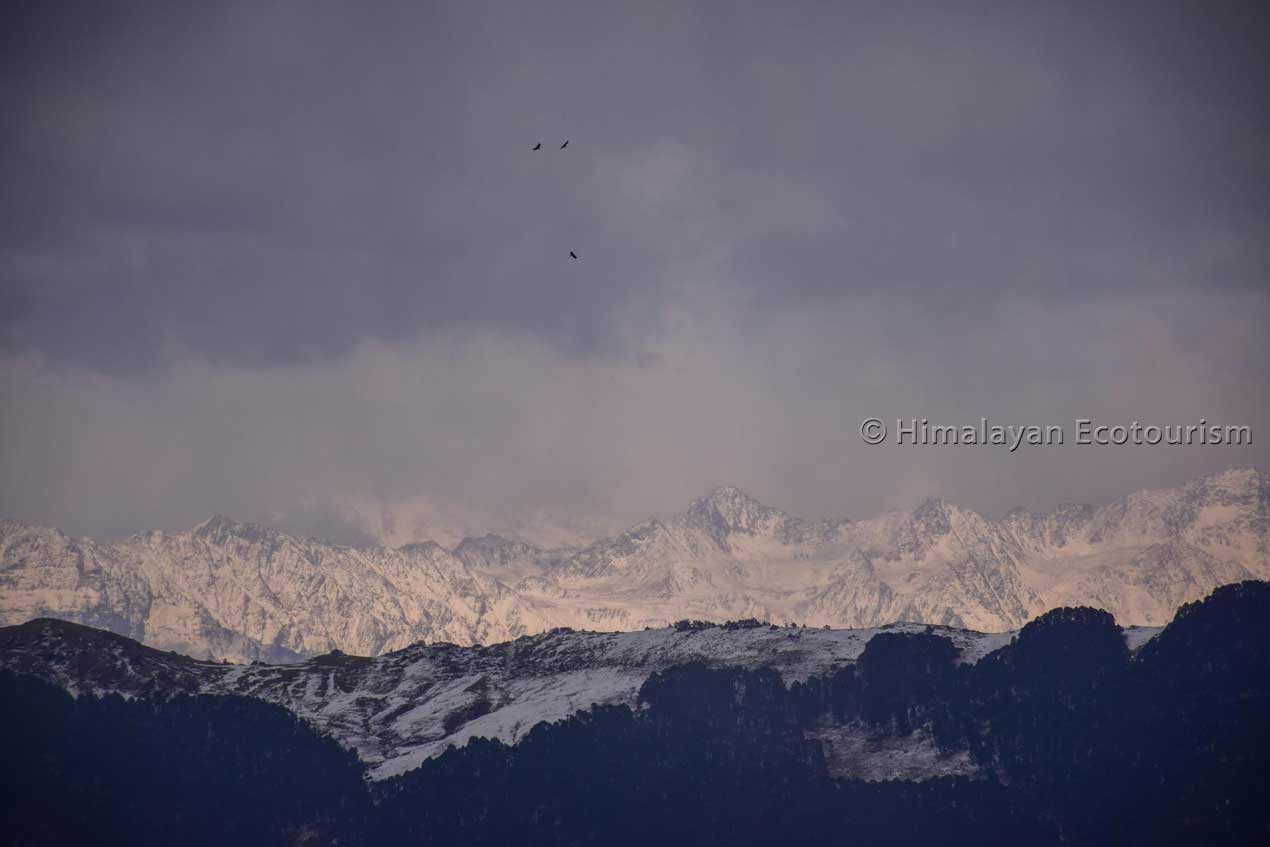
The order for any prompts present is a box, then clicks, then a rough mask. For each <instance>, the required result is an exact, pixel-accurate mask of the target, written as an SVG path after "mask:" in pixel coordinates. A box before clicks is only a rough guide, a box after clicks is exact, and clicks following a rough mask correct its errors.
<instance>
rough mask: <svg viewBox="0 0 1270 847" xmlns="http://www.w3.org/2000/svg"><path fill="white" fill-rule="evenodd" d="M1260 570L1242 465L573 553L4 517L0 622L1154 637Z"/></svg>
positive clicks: (1257, 528) (674, 521) (380, 640)
mask: <svg viewBox="0 0 1270 847" xmlns="http://www.w3.org/2000/svg"><path fill="white" fill-rule="evenodd" d="M1249 578H1257V579H1266V578H1270V478H1268V477H1267V475H1266V474H1264V473H1261V472H1259V471H1255V470H1235V471H1228V472H1226V473H1222V474H1217V475H1213V476H1209V477H1204V478H1202V479H1198V480H1195V481H1193V482H1191V483H1189V484H1187V485H1184V486H1182V487H1180V488H1176V489H1169V490H1161V491H1141V492H1137V493H1135V494H1131V495H1129V496H1127V497H1125V498H1123V499H1121V500H1119V501H1117V502H1115V503H1112V504H1109V505H1107V506H1103V507H1099V508H1095V507H1092V506H1064V507H1061V508H1059V509H1056V510H1055V511H1053V512H1051V513H1049V514H1045V515H1032V514H1028V513H1025V512H1020V511H1016V512H1011V513H1010V514H1008V515H1006V516H1005V517H1004V518H1002V519H1000V520H989V519H986V518H984V517H982V516H980V515H978V514H976V513H974V512H971V511H968V510H964V509H960V508H958V507H956V506H955V505H953V504H950V503H946V502H943V501H938V500H931V501H927V502H926V503H924V504H922V505H921V506H919V507H918V508H917V509H915V510H912V511H908V512H894V513H890V514H886V515H882V516H880V517H877V518H873V519H869V520H862V521H847V520H838V521H815V522H813V521H804V520H802V519H799V518H796V517H793V516H790V515H786V514H785V513H783V512H781V511H779V510H777V509H773V508H770V507H767V506H764V505H763V504H761V503H759V502H757V501H756V500H754V499H753V498H751V497H748V496H747V495H746V494H744V493H743V492H741V491H738V490H737V489H735V488H720V489H718V490H716V491H715V492H713V493H712V494H711V495H709V496H708V497H705V498H703V499H702V500H699V501H697V502H696V503H693V504H692V505H691V506H689V508H688V509H687V510H686V511H684V512H683V513H681V514H679V515H676V516H673V517H671V518H668V519H665V520H650V521H647V522H645V523H643V524H640V525H638V526H636V527H633V528H631V529H630V530H628V531H626V532H624V533H622V534H620V535H618V536H615V537H613V538H608V539H604V540H602V541H599V542H597V543H595V544H592V545H590V546H589V547H586V548H585V549H581V550H577V549H555V550H542V549H539V548H536V547H533V546H531V545H529V544H525V543H523V542H521V541H516V540H512V539H506V538H500V537H498V536H484V537H482V538H478V539H467V540H464V541H463V542H462V543H461V544H459V545H458V546H457V547H455V549H454V550H453V551H449V550H446V549H444V548H442V547H440V546H438V545H436V544H430V543H429V544H412V545H407V546H405V547H402V548H399V549H391V548H376V549H371V550H353V549H349V548H344V547H338V546H334V545H329V544H324V543H320V542H317V541H313V540H303V539H298V538H294V537H291V536H288V535H286V534H284V533H280V532H277V531H275V530H271V529H267V528H264V527H260V526H257V525H254V524H242V523H236V522H234V521H231V520H229V519H227V518H223V517H216V518H213V519H212V520H210V521H208V522H206V523H204V524H201V525H200V526H198V527H195V528H194V529H193V530H191V531H190V532H187V533H179V534H175V535H165V534H163V533H146V534H142V535H137V536H134V537H132V538H130V539H128V540H126V541H123V542H120V543H116V544H99V543H96V542H93V541H91V540H88V539H79V540H75V539H71V538H68V537H67V536H65V535H63V534H62V533H60V532H57V531H56V530H52V529H45V528H40V527H32V526H27V525H23V524H19V523H15V522H11V521H8V522H2V523H0V623H4V624H17V623H22V622H24V621H27V620H31V619H33V618H37V617H57V618H62V619H65V620H70V621H76V622H80V623H85V624H88V625H91V626H96V627H101V628H105V629H109V630H111V631H113V632H117V633H120V634H122V635H126V636H129V637H131V638H136V639H138V640H140V641H143V642H144V643H146V644H148V645H151V646H154V647H158V648H161V649H165V650H177V651H180V652H183V653H188V654H190V655H194V656H198V657H216V658H221V657H225V658H231V659H255V658H264V659H268V660H285V659H288V658H295V657H298V656H313V655H318V654H322V653H326V652H328V651H330V650H332V649H339V650H342V651H344V652H346V653H352V654H359V655H378V654H381V653H385V652H388V651H391V650H395V649H399V648H403V647H405V646H407V645H409V644H412V643H415V642H428V643H432V642H440V641H445V642H452V643H455V644H477V643H484V644H488V643H492V642H496V641H504V640H508V639H512V638H516V637H518V636H521V635H525V634H530V633H536V632H542V631H545V630H547V629H550V628H552V627H556V626H570V627H576V628H579V629H596V630H640V629H643V628H644V627H649V626H651V627H659V626H664V625H666V624H667V623H670V622H672V621H675V620H679V619H683V618H699V619H709V620H716V621H721V620H729V619H740V618H748V617H755V618H760V619H765V620H771V621H775V622H786V621H795V622H799V623H804V624H807V625H809V626H822V625H830V626H834V627H873V626H878V625H882V624H886V623H890V622H893V621H915V622H923V623H933V624H941V625H947V626H955V627H966V628H970V629H976V630H981V631H1005V630H1011V629H1016V628H1018V627H1019V626H1021V625H1022V624H1023V623H1025V622H1026V621H1027V620H1029V619H1030V618H1032V617H1035V616H1036V615H1038V614H1040V613H1042V612H1044V611H1046V610H1048V609H1051V608H1055V607H1058V606H1071V605H1091V606H1096V607H1098V608H1103V609H1106V610H1108V611H1110V612H1111V613H1112V614H1113V615H1115V617H1116V619H1117V620H1118V621H1120V622H1121V623H1122V624H1125V625H1130V624H1140V625H1160V624H1163V623H1165V622H1166V621H1167V620H1169V618H1170V617H1171V616H1172V614H1173V612H1174V611H1175V610H1176V608H1177V607H1178V606H1179V605H1181V604H1182V603H1184V602H1188V601H1192V600H1198V599H1200V598H1202V597H1204V596H1205V595H1207V594H1208V593H1209V592H1210V591H1211V590H1212V589H1213V588H1215V587H1217V586H1218V585H1222V584H1225V583H1229V582H1236V581H1239V580H1243V579H1249Z"/></svg>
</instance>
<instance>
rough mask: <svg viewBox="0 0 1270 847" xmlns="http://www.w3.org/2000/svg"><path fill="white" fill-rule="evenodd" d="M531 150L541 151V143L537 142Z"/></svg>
mask: <svg viewBox="0 0 1270 847" xmlns="http://www.w3.org/2000/svg"><path fill="white" fill-rule="evenodd" d="M533 149H535V150H541V149H542V142H541V141H539V142H538V143H537V144H535V145H534V147H533Z"/></svg>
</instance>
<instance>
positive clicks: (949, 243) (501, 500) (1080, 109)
mask: <svg viewBox="0 0 1270 847" xmlns="http://www.w3.org/2000/svg"><path fill="white" fill-rule="evenodd" d="M954 5H955V6H956V9H953V8H952V7H953V6H954ZM1268 17H1270V13H1268V12H1267V9H1266V8H1265V7H1264V6H1260V7H1259V6H1258V5H1257V4H1252V3H1223V2H1205V3H1190V2H1184V3H1177V2H1150V3H1135V2H1126V3H1118V4H1101V3H1100V4H1094V3H1067V4H1054V3H1027V2H1011V3H964V4H948V3H905V2H877V3H874V2H856V3H852V2H825V1H824V0H821V2H800V0H791V2H785V3H779V4H776V3H744V2H729V3H692V2H684V0H677V2H664V3H659V2H640V3H609V2H602V1H601V2H596V1H595V0H588V2H571V3H549V4H544V3H531V2H524V3H487V2H482V1H481V0H465V2H461V3H446V2H435V3H433V2H429V3H393V2H382V3H374V4H365V3H351V2H350V3H335V2H310V3H292V2H273V3H217V4H155V3H126V2H113V0H107V2H94V3H83V4H80V3H66V2H58V0H50V2H42V3H18V4H15V5H14V7H13V10H12V12H11V13H10V15H9V16H8V20H9V22H8V24H7V25H6V27H5V28H4V32H3V34H0V39H2V41H0V115H3V116H4V117H3V120H0V516H3V517H9V518H15V519H19V520H24V521H30V522H35V523H41V524H49V525H55V526H58V527H60V528H62V529H64V530H66V531H68V532H71V533H74V534H77V535H78V534H87V535H94V536H97V537H103V538H111V537H118V536H120V535H124V534H127V533H130V532H134V531H139V530H142V529H162V530H168V531H176V530H180V529H184V528H188V527H190V526H192V525H194V524H195V523H197V522H198V521H201V520H203V519H205V518H207V517H208V516H210V515H211V514H213V513H223V514H227V515H230V516H232V517H235V518H237V519H240V520H258V521H265V522H270V523H274V524H276V525H279V526H282V527H284V528H287V529H290V530H292V531H295V532H299V533H302V534H313V535H319V536H322V537H327V538H331V539H333V540H337V541H341V542H343V543H370V542H371V541H375V540H379V541H386V542H389V543H404V542H406V541H410V540H420V539H422V538H428V537H434V538H436V539H437V540H440V541H442V542H443V543H453V542H454V541H456V540H457V539H458V537H459V536H460V535H462V534H466V533H475V532H481V531H485V530H503V531H509V532H516V533H519V534H521V535H522V536H524V537H527V538H531V539H533V540H539V541H542V542H544V543H546V542H550V541H557V542H560V543H566V542H572V541H575V540H578V539H583V538H587V537H594V536H595V535H597V534H600V533H604V532H608V531H611V530H612V529H615V528H617V527H620V526H622V525H624V524H627V523H630V522H632V521H635V520H639V519H642V518H644V517H647V516H649V515H664V514H669V513H673V512H676V511H679V510H681V509H682V508H683V507H685V506H686V505H687V503H689V502H690V501H691V500H693V499H695V498H696V497H699V496H701V495H703V494H705V493H706V492H708V491H709V490H711V489H712V488H714V487H715V486H718V485H725V484H728V485H737V486H740V487H741V488H743V489H745V490H746V491H747V492H749V493H750V494H751V495H753V496H755V497H757V498H758V499H760V500H762V501H764V502H766V503H769V504H771V505H774V506H778V507H780V508H784V509H787V510H790V511H793V512H795V513H798V514H802V515H805V516H807V517H822V516H833V517H855V518H862V517H869V516H872V515H875V514H878V513H880V512H882V511H885V510H888V509H894V508H906V507H911V506H913V505H915V504H916V503H917V502H920V501H921V500H922V499H923V498H926V497H942V498H945V499H947V500H950V501H952V502H955V503H957V504H959V505H962V506H964V507H966V508H972V509H975V510H977V511H980V512H982V513H983V514H985V515H988V516H996V515H999V514H1002V513H1004V512H1005V511H1007V510H1009V509H1010V508H1013V507H1016V506H1023V507H1025V508H1029V509H1032V510H1035V511H1045V510H1048V509H1051V508H1053V507H1055V506H1056V505H1058V504H1060V503H1064V502H1093V503H1103V502H1108V501H1110V500H1113V499H1115V498H1117V497H1119V496H1122V495H1124V494H1127V493H1129V492H1131V491H1134V490H1138V489H1141V488H1149V487H1162V486H1172V485H1177V484H1179V483H1182V482H1184V481H1186V480H1188V479H1191V478H1193V477H1196V476H1199V475H1202V474H1206V473H1211V472H1215V471H1220V470H1223V469H1226V468H1231V467H1259V468H1261V469H1263V470H1265V469H1268V468H1270V447H1267V445H1270V391H1268V390H1267V385H1268V383H1270V380H1268V377H1270V333H1268V332H1267V331H1266V328H1267V327H1270V256H1268V251H1270V157H1267V156H1266V155H1265V151H1266V150H1267V149H1270V143H1268V142H1270V110H1268V109H1267V105H1266V98H1265V97H1264V91H1265V90H1266V88H1267V83H1268V82H1270V79H1267V76H1268V74H1267V58H1266V53H1265V51H1264V49H1261V48H1262V46H1263V45H1262V42H1261V35H1262V34H1263V33H1264V32H1266V31H1270V27H1267V26H1266V24H1267V23H1270V21H1268V20H1267V18H1268ZM566 139H568V140H569V142H570V143H569V146H568V147H567V148H566V149H564V150H560V149H558V148H559V146H560V144H561V143H562V142H563V141H564V140H566ZM538 142H541V143H542V149H541V150H539V151H533V150H531V147H532V146H533V145H534V144H535V143H538ZM570 251H574V252H576V253H577V254H578V256H579V258H578V260H576V261H574V260H572V259H571V258H570V257H569V252H570ZM870 417H876V418H879V419H881V420H883V421H886V422H888V426H889V427H891V428H892V429H893V428H894V422H895V421H896V420H897V419H903V420H910V419H912V418H918V419H921V418H925V419H927V420H929V421H930V422H931V423H932V424H937V425H966V424H971V425H977V424H978V423H979V421H980V419H981V418H987V419H988V421H989V422H990V423H997V424H1001V425H1041V426H1053V425H1057V426H1061V427H1063V428H1064V430H1065V434H1066V443H1065V444H1064V445H1062V446H1057V445H1053V446H1045V447H1042V446H1024V447H1021V448H1020V449H1019V450H1016V451H1013V452H1011V451H1009V450H1007V449H1004V448H1001V447H984V446H967V445H960V446H914V445H895V444H894V443H886V444H883V445H880V446H871V445H868V444H865V443H864V442H863V441H862V439H861V437H860V432H859V428H860V424H861V421H863V420H864V419H866V418H870ZM1080 418H1084V419H1090V420H1093V421H1094V422H1095V423H1105V424H1108V425H1114V424H1121V425H1128V424H1130V423H1132V422H1133V421H1135V420H1136V421H1140V422H1141V423H1142V424H1144V425H1148V424H1154V425H1165V424H1169V425H1176V424H1183V425H1186V424H1197V423H1198V422H1199V421H1200V420H1201V419H1204V420H1206V421H1208V422H1210V423H1216V424H1221V425H1231V426H1247V427H1249V428H1250V431H1251V434H1252V440H1253V443H1252V445H1250V446H1220V447H1216V446H1211V445H1210V446H1192V447H1179V446H1165V445H1160V446H1155V447H1151V446H1145V445H1144V446H1123V447H1093V446H1080V445H1075V444H1073V443H1071V442H1072V441H1074V439H1075V423H1074V422H1075V421H1076V420H1077V419H1080Z"/></svg>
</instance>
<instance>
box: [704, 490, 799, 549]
mask: <svg viewBox="0 0 1270 847" xmlns="http://www.w3.org/2000/svg"><path fill="white" fill-rule="evenodd" d="M785 517H786V516H785V513H784V512H781V511H779V510H778V509H773V508H771V507H769V506H765V505H763V504H762V503H760V502H759V501H758V500H755V499H754V498H753V497H751V496H750V495H748V494H746V493H745V492H744V491H742V490H741V489H739V488H735V487H732V486H723V487H720V488H716V489H715V490H714V491H712V492H711V493H710V494H709V495H708V496H706V497H703V498H701V499H700V500H697V501H696V502H694V503H693V504H692V505H691V506H689V507H688V510H687V511H686V512H684V513H683V515H681V516H680V519H679V520H680V522H682V523H683V524H684V525H686V526H690V527H694V528H696V529H701V530H704V531H706V532H707V533H709V534H710V535H711V536H713V537H714V538H715V539H716V540H718V541H720V542H721V543H723V542H726V539H727V537H728V536H730V535H734V534H746V535H755V534H758V533H759V532H763V531H771V530H772V529H773V528H774V527H775V526H776V525H777V524H778V523H779V522H781V521H782V520H784V519H785Z"/></svg>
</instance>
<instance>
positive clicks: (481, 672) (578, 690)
mask: <svg viewBox="0 0 1270 847" xmlns="http://www.w3.org/2000/svg"><path fill="white" fill-rule="evenodd" d="M925 629H926V627H924V626H920V625H916V624H899V625H895V626H892V627H885V628H883V630H885V631H892V632H921V631H924V630H925ZM883 630H878V629H869V630H823V629H802V628H790V627H773V626H754V627H750V628H724V627H710V628H705V629H696V630H685V631H678V630H676V629H673V628H665V629H657V630H648V631H641V632H628V633H596V632H570V631H564V630H555V631H552V632H549V633H544V634H540V635H535V636H526V637H522V638H519V639H517V640H515V641H510V642H505V643H501V644H495V645H492V646H488V647H457V646H454V645H450V644H434V645H430V646H424V645H415V646H412V647H408V648H406V649H404V650H399V651H396V652H393V653H389V654H387V655H384V656H379V657H376V658H366V657H359V656H348V655H344V654H340V653H333V654H328V655H325V656H319V657H316V658H313V659H308V660H306V661H303V662H299V663H295V664H285V665H265V664H254V665H231V664H222V663H217V662H207V661H198V660H195V659H190V658H187V657H185V656H181V655H179V654H175V653H163V652H159V651H157V650H152V649H150V648H148V647H145V646H143V645H140V644H138V643H137V642H135V641H132V640H131V639H127V638H124V637H122V636H118V635H114V634H113V633H109V632H105V631H102V630H96V629H91V628H88V627H83V626H79V625H76V624H70V623H66V622H64V621H56V620H47V619H45V620H38V621H32V622H30V623H26V624H23V625H21V626H15V627H7V628H5V629H0V667H5V668H8V669H11V670H14V671H18V672H22V673H30V674H34V675H36V676H39V677H41V678H43V679H46V680H48V681H50V682H53V683H56V684H58V685H60V686H62V687H64V688H66V689H67V690H68V691H71V692H72V693H76V694H78V693H93V694H98V695H104V694H111V693H118V694H121V695H123V696H125V697H159V698H163V697H168V696H172V695H175V694H181V693H188V694H195V693H209V694H211V693H222V694H224V693H233V694H241V695H244V696H250V697H255V698H258V699H261V700H265V701H268V702H272V703H277V704H279V705H281V706H283V707H285V708H287V709H289V710H291V711H292V712H294V713H295V714H298V715H300V716H302V717H305V718H307V719H309V720H310V721H312V722H313V723H314V724H315V725H316V726H318V727H319V728H320V729H322V730H323V731H325V732H328V733H329V734H331V735H332V736H334V737H335V738H337V739H338V740H339V741H340V742H341V743H343V744H345V745H346V746H348V747H350V748H352V749H353V750H355V751H356V752H357V754H358V755H359V756H360V757H361V759H362V760H363V761H364V762H366V763H367V765H368V766H369V768H370V773H371V775H372V777H374V778H384V777H389V776H393V775H395V774H399V773H402V772H404V771H406V770H409V769H411V768H414V767H417V766H418V765H419V764H420V763H422V762H423V761H424V760H425V759H427V758H430V757H432V756H435V755H438V754H440V753H441V752H443V751H444V750H445V749H446V748H447V747H448V746H450V745H451V744H454V745H457V746H463V745H464V744H466V743H467V741H468V740H469V739H471V738H474V737H478V736H483V737H487V738H498V739H501V740H503V741H506V742H508V743H514V742H516V741H517V740H519V739H520V738H522V737H523V736H524V735H525V733H527V732H528V731H529V730H530V729H531V728H532V727H533V726H535V725H536V724H538V723H540V722H542V721H553V720H559V719H562V718H566V717H568V716H570V715H572V714H574V713H576V712H578V711H579V710H582V709H586V708H588V707H590V706H591V705H592V704H593V703H624V704H627V705H631V706H634V705H635V703H636V696H637V694H638V692H639V689H640V686H641V685H642V684H643V683H644V681H645V680H646V679H647V678H648V677H649V676H650V675H651V674H652V673H653V672H654V671H658V670H664V669H666V668H668V667H670V666H672V665H676V664H682V663H684V662H689V661H694V660H701V661H705V662H707V663H708V664H711V665H713V666H739V667H745V668H757V667H771V668H775V669H776V670H777V671H779V672H780V674H781V676H782V677H783V678H784V679H785V680H786V681H787V682H788V681H792V680H795V679H801V680H805V679H807V678H808V677H810V676H812V675H818V674H824V673H828V672H830V671H832V670H833V669H834V668H836V667H838V666H840V665H842V664H844V663H850V662H853V661H854V660H855V659H856V658H857V657H858V656H859V655H860V653H861V652H862V651H863V650H864V645H865V644H866V643H867V642H868V640H869V639H870V638H872V637H873V635H875V634H876V633H877V632H879V631H883ZM937 632H938V633H939V634H941V635H944V636H947V637H948V638H950V639H952V641H953V642H954V643H955V644H956V645H957V646H958V647H959V648H960V650H961V657H960V658H961V661H977V660H978V659H979V658H981V657H982V656H984V655H986V654H987V653H988V652H990V651H992V650H995V649H997V648H998V647H1001V646H1003V645H1004V644H1007V643H1009V640H1010V638H1011V637H1012V634H1011V633H1005V634H994V635H985V634H982V633H977V632H969V631H966V630H955V629H944V628H937ZM1151 634H1154V633H1153V632H1152V633H1151ZM1141 640H1143V639H1139V641H1141ZM839 735H841V733H839ZM836 740H837V741H839V742H840V743H841V742H842V739H841V738H837V739H836ZM859 743H863V742H859ZM899 743H900V742H899V741H893V742H891V747H895V745H896V744H899ZM924 743H926V742H923V741H922V740H920V739H917V740H916V742H915V745H910V746H916V748H918V755H919V756H920V755H921V753H922V749H921V748H922V745H923V744H924ZM927 746H928V745H927ZM893 753H894V750H891V751H890V753H889V754H888V755H890V754H893ZM874 758H876V757H874ZM865 759H866V760H868V757H865ZM875 764H876V763H875ZM944 766H946V763H945V765H944Z"/></svg>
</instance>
